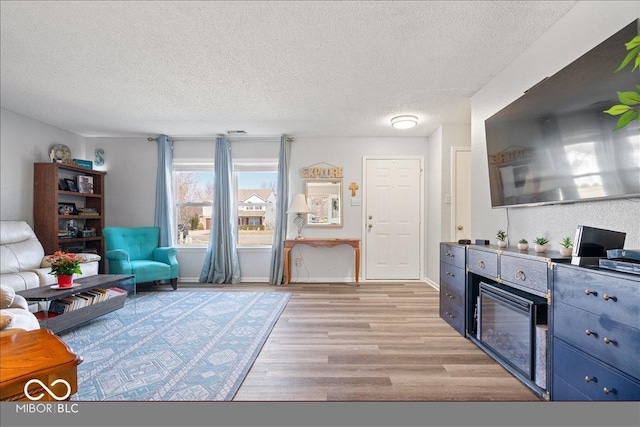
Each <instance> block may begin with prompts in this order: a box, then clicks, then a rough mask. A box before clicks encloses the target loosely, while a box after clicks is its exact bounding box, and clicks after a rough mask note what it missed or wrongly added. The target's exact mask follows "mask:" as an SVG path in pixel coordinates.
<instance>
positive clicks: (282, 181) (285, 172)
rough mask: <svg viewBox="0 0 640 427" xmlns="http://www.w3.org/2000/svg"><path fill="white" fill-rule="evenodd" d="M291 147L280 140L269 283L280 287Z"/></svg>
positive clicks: (283, 140) (286, 142)
mask: <svg viewBox="0 0 640 427" xmlns="http://www.w3.org/2000/svg"><path fill="white" fill-rule="evenodd" d="M290 152H291V145H290V144H289V142H288V141H287V137H286V136H285V135H282V137H281V138H280V156H279V158H278V183H277V187H276V223H275V229H274V231H273V246H272V249H271V270H270V272H269V283H271V284H272V285H280V284H281V283H282V279H283V278H284V240H285V236H286V235H287V206H288V205H289V154H290Z"/></svg>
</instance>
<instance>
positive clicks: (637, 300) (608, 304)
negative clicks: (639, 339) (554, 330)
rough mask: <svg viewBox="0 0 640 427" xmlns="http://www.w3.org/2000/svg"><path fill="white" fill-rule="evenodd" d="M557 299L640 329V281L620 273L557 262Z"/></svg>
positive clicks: (554, 294)
mask: <svg viewBox="0 0 640 427" xmlns="http://www.w3.org/2000/svg"><path fill="white" fill-rule="evenodd" d="M553 276H554V277H553V300H554V302H555V301H558V302H563V303H565V304H569V305H573V306H575V307H579V308H582V309H583V310H586V311H589V312H591V313H594V314H597V315H602V316H603V317H606V318H607V319H611V320H615V321H617V322H620V323H624V324H626V325H628V326H631V327H633V328H640V283H638V281H637V280H635V281H633V280H630V279H627V278H624V277H621V276H619V275H612V274H606V273H602V272H600V271H590V270H589V269H586V268H580V267H574V266H566V265H556V266H555V267H554V273H553Z"/></svg>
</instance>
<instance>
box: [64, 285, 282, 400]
mask: <svg viewBox="0 0 640 427" xmlns="http://www.w3.org/2000/svg"><path fill="white" fill-rule="evenodd" d="M290 297H291V294H290V293H284V292H152V293H138V294H137V295H136V296H132V297H129V298H127V301H126V303H125V306H124V307H123V308H122V309H120V310H116V311H114V312H112V313H109V314H107V315H105V316H102V317H99V318H97V319H94V320H93V321H91V322H88V323H85V324H83V325H82V326H80V327H78V328H76V329H73V330H70V331H68V332H65V333H62V334H61V335H60V337H61V338H62V339H63V340H64V341H65V342H66V343H67V344H69V346H70V347H71V348H72V349H73V350H74V351H75V352H76V353H78V354H79V355H81V356H82V357H83V359H84V361H83V362H82V363H81V364H80V365H79V366H78V389H79V390H78V393H77V394H76V395H74V396H73V397H72V400H79V401H83V400H126V401H224V400H231V399H232V398H233V396H234V395H235V394H236V392H237V391H238V388H240V385H241V384H242V381H243V380H244V378H245V376H246V375H247V372H249V369H250V368H251V365H252V364H253V362H254V361H255V359H256V357H257V356H258V353H260V350H261V349H262V346H263V344H264V342H265V341H266V339H267V337H268V336H269V334H270V333H271V330H272V329H273V326H274V325H275V323H276V322H277V320H278V318H279V317H280V314H281V313H282V311H283V310H284V307H285V306H286V305H287V302H288V301H289V298H290Z"/></svg>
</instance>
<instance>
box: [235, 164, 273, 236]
mask: <svg viewBox="0 0 640 427" xmlns="http://www.w3.org/2000/svg"><path fill="white" fill-rule="evenodd" d="M234 169H235V175H236V179H235V181H236V187H237V199H236V200H237V203H238V209H237V216H238V246H262V245H269V246H270V245H271V244H272V242H273V229H274V226H275V211H276V193H275V189H276V183H277V179H278V172H277V165H275V164H266V165H265V164H241V163H239V164H235V165H234Z"/></svg>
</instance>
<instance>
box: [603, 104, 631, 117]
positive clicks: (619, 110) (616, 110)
mask: <svg viewBox="0 0 640 427" xmlns="http://www.w3.org/2000/svg"><path fill="white" fill-rule="evenodd" d="M629 110H631V107H629V106H628V105H619V104H618V105H614V106H613V107H611V108H609V109H608V110H606V111H605V113H607V114H611V115H612V116H619V115H620V114H624V113H626V112H627V111H629Z"/></svg>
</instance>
